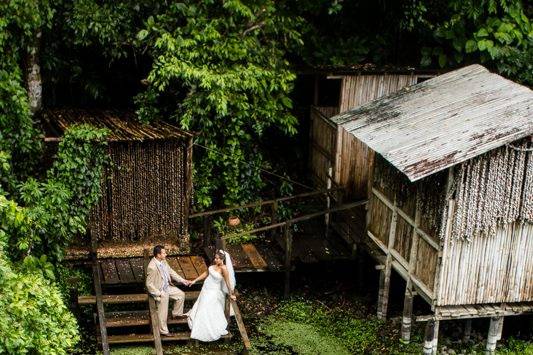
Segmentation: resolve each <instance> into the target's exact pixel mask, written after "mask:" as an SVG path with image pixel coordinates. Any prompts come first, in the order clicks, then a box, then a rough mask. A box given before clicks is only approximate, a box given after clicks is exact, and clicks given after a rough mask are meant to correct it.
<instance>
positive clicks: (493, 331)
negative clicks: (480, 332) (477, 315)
mask: <svg viewBox="0 0 533 355" xmlns="http://www.w3.org/2000/svg"><path fill="white" fill-rule="evenodd" d="M502 329H503V316H499V317H492V318H491V319H490V326H489V335H488V337H487V347H486V348H485V354H490V355H492V354H495V353H496V343H497V342H498V340H500V339H501V338H502Z"/></svg>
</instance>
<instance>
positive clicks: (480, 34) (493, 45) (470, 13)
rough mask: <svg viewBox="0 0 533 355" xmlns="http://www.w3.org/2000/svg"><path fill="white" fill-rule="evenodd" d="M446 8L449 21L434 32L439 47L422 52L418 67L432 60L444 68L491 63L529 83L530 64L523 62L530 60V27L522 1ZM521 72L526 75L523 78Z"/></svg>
mask: <svg viewBox="0 0 533 355" xmlns="http://www.w3.org/2000/svg"><path fill="white" fill-rule="evenodd" d="M449 8H450V15H449V17H448V18H447V19H446V20H445V21H444V22H442V23H439V24H437V25H436V26H435V29H434V34H435V38H436V40H437V41H438V42H439V43H441V45H440V46H435V47H433V48H425V49H424V50H423V51H422V54H423V57H422V64H425V65H428V64H430V63H431V60H432V58H434V59H436V60H437V61H438V64H439V65H440V66H441V67H445V66H449V65H456V64H461V63H463V62H465V61H468V60H469V59H470V60H472V59H474V60H479V61H481V62H482V63H489V64H490V63H494V64H495V66H496V67H497V68H498V69H499V70H500V71H502V72H504V73H506V74H508V75H510V76H512V77H513V76H514V77H517V78H518V79H519V80H522V81H523V82H525V83H529V84H532V83H533V82H532V81H531V74H530V73H531V61H529V62H528V61H527V59H526V58H527V57H529V58H531V51H532V49H531V46H532V44H533V26H532V25H531V22H530V20H529V18H528V17H527V16H526V14H525V12H524V9H523V6H522V1H520V0H505V1H497V0H481V1H478V0H469V1H463V0H457V1H451V2H450V3H449ZM517 59H518V60H517ZM528 69H529V71H528ZM524 71H528V73H529V74H526V75H527V76H524V74H523V72H524Z"/></svg>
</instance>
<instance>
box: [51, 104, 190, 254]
mask: <svg viewBox="0 0 533 355" xmlns="http://www.w3.org/2000/svg"><path fill="white" fill-rule="evenodd" d="M43 118H44V120H45V121H46V122H47V123H48V127H49V130H50V134H49V137H47V138H46V139H45V140H47V141H54V140H57V139H58V138H57V137H60V136H61V134H62V133H63V132H64V130H65V129H67V128H68V127H69V126H71V125H73V124H78V123H87V124H90V125H92V126H94V127H98V128H107V129H108V130H109V132H110V134H109V136H108V141H109V144H108V149H109V155H110V157H111V164H110V167H109V168H108V169H107V171H106V176H105V177H104V179H103V180H102V197H101V199H100V200H99V202H98V204H97V205H96V207H95V208H94V209H93V211H92V212H91V215H90V218H89V222H88V228H87V229H88V232H89V234H90V236H91V237H92V238H93V239H94V240H95V241H96V243H97V253H98V257H99V258H100V257H113V256H120V257H127V256H141V255H142V253H143V249H144V248H146V247H148V246H153V243H158V244H165V245H166V247H167V251H168V252H169V253H170V254H176V253H184V252H188V250H189V233H188V215H189V201H190V198H191V189H192V179H191V168H192V166H191V162H192V137H193V135H192V134H191V133H189V132H186V131H183V130H181V129H179V128H177V127H175V126H173V125H170V124H168V123H165V122H154V123H151V124H148V125H144V124H141V123H139V122H138V121H137V120H136V119H135V116H134V114H133V113H127V112H114V111H86V110H74V109H69V110H52V111H46V112H45V113H44V114H43ZM88 246H89V243H88V241H86V240H85V241H78V242H77V243H76V244H75V245H73V248H72V249H71V252H70V253H69V256H70V257H74V258H83V257H87V256H88V252H89V248H88Z"/></svg>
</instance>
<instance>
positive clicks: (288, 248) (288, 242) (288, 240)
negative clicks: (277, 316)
mask: <svg viewBox="0 0 533 355" xmlns="http://www.w3.org/2000/svg"><path fill="white" fill-rule="evenodd" d="M290 228H291V224H290V223H287V224H285V227H284V231H283V235H284V237H285V290H284V296H285V297H288V296H289V293H290V282H291V258H292V233H291V230H290Z"/></svg>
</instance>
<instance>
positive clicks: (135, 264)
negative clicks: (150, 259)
mask: <svg viewBox="0 0 533 355" xmlns="http://www.w3.org/2000/svg"><path fill="white" fill-rule="evenodd" d="M129 261H130V266H131V270H132V272H133V276H134V277H135V281H136V282H140V283H143V284H144V283H145V277H144V266H143V260H142V259H141V258H132V259H129Z"/></svg>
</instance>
